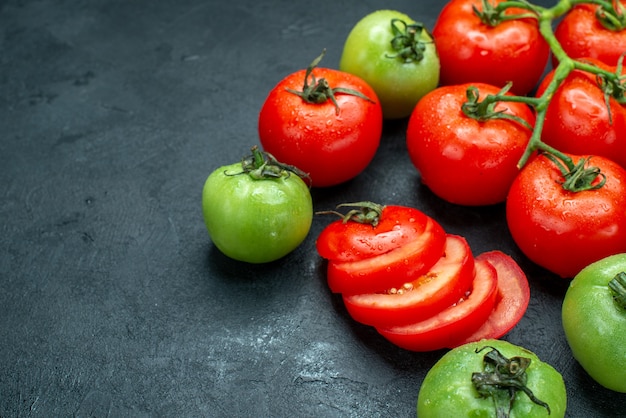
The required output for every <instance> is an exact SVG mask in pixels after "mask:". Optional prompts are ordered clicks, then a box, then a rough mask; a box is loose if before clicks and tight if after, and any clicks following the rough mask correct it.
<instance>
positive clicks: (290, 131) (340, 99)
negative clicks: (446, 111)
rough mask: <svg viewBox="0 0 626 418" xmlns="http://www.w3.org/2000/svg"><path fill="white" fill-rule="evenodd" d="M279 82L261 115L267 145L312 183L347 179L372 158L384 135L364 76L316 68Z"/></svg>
mask: <svg viewBox="0 0 626 418" xmlns="http://www.w3.org/2000/svg"><path fill="white" fill-rule="evenodd" d="M323 55H324V54H322V55H320V56H319V57H317V58H316V59H315V60H314V61H313V62H312V63H311V65H309V67H308V68H307V69H306V70H300V71H296V72H295V73H292V74H290V75H288V76H287V77H285V78H284V79H283V80H281V81H280V82H279V83H278V84H277V85H276V86H275V87H274V88H273V89H272V90H271V91H270V93H269V95H268V97H267V98H266V100H265V102H264V103H263V106H262V108H261V112H260V114H259V124H258V129H259V138H260V141H261V145H262V146H263V149H264V150H266V151H267V152H269V153H271V154H272V155H274V156H275V157H276V158H277V159H278V160H279V161H282V162H284V163H286V164H290V165H292V166H295V167H297V168H299V169H300V170H302V171H304V172H305V173H307V174H308V175H309V178H310V180H311V184H312V186H314V187H327V186H333V185H337V184H340V183H343V182H346V181H348V180H350V179H352V178H354V177H356V176H357V175H358V174H360V173H361V172H362V171H363V170H364V169H365V168H366V167H367V166H368V165H369V163H370V162H371V160H372V159H373V158H374V154H375V153H376V151H377V149H378V145H379V144H380V137H381V134H382V121H383V118H382V108H381V105H380V102H379V100H378V97H377V96H376V93H375V92H374V90H373V89H372V88H371V87H370V86H369V85H368V84H367V83H366V82H365V81H364V80H363V79H361V78H360V77H357V76H355V75H353V74H350V73H346V72H343V71H338V70H334V69H330V68H318V67H317V65H318V64H319V62H320V61H321V59H322V57H323Z"/></svg>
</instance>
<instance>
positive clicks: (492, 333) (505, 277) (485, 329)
mask: <svg viewBox="0 0 626 418" xmlns="http://www.w3.org/2000/svg"><path fill="white" fill-rule="evenodd" d="M476 260H484V261H487V262H488V263H490V264H491V265H492V266H494V267H495V269H496V272H497V274H498V294H497V296H496V303H495V306H494V308H493V311H491V314H490V315H489V317H488V318H487V320H486V321H485V322H484V323H483V324H482V325H481V326H480V328H478V329H477V330H476V331H475V332H474V333H473V334H472V335H470V336H468V337H465V338H464V339H463V340H461V341H458V342H456V343H454V344H453V345H451V346H450V347H449V348H454V347H458V346H460V345H463V344H466V343H469V342H474V341H480V340H482V339H490V338H491V339H498V338H500V337H502V336H503V335H505V334H506V333H508V332H509V331H510V330H511V329H513V327H514V326H515V325H517V323H518V322H519V321H520V320H521V319H522V317H523V316H524V314H525V313H526V309H527V308H528V303H529V301H530V287H529V286H528V280H527V279H526V275H525V274H524V272H523V271H522V269H521V268H520V266H519V265H518V264H517V263H516V262H515V260H513V259H512V258H511V257H510V256H508V255H506V254H504V253H502V252H500V251H489V252H486V253H482V254H480V255H479V256H478V257H476Z"/></svg>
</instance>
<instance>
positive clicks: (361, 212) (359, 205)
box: [315, 201, 385, 227]
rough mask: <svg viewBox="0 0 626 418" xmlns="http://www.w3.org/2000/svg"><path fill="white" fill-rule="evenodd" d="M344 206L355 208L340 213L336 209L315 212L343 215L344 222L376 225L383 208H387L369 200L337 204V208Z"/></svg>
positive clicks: (317, 213) (318, 213)
mask: <svg viewBox="0 0 626 418" xmlns="http://www.w3.org/2000/svg"><path fill="white" fill-rule="evenodd" d="M342 207H353V208H355V209H352V210H350V211H348V212H347V213H346V214H343V213H340V212H338V211H335V210H327V211H320V212H316V213H315V214H316V215H328V214H332V215H337V216H339V217H341V219H342V221H343V223H344V224H345V223H347V222H349V221H352V222H358V223H361V224H369V225H372V226H373V227H375V226H376V225H378V222H380V217H381V216H382V214H383V209H385V206H383V205H380V204H378V203H374V202H368V201H363V202H355V203H341V204H339V205H337V209H339V208H342Z"/></svg>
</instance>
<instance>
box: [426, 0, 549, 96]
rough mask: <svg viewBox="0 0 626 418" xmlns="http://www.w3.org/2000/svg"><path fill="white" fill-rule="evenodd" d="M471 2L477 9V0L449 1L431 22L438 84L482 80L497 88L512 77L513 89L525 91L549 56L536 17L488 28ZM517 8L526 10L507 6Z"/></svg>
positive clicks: (520, 92)
mask: <svg viewBox="0 0 626 418" xmlns="http://www.w3.org/2000/svg"><path fill="white" fill-rule="evenodd" d="M503 1H505V0H496V1H495V3H501V2H503ZM472 6H476V7H477V8H478V9H479V10H481V9H482V6H481V0H452V1H450V2H448V3H447V4H446V5H445V6H444V8H443V9H442V11H441V13H440V14H439V17H438V18H437V21H436V22H435V26H434V27H433V36H434V38H435V45H436V46H437V52H438V53H439V60H440V62H441V76H440V84H441V85H452V84H463V83H471V82H484V83H487V84H493V85H496V86H500V87H502V86H504V85H505V84H507V83H508V82H510V81H511V82H513V88H512V91H513V92H515V93H517V94H518V95H526V94H528V93H529V92H530V91H531V90H532V89H533V88H534V87H535V86H536V85H537V83H538V82H539V79H540V78H541V75H542V74H543V70H544V68H545V66H546V64H547V62H548V57H549V55H550V49H549V47H548V44H547V43H546V41H545V40H544V39H543V37H542V36H541V34H540V33H539V28H538V25H537V22H536V20H534V19H516V20H510V21H506V22H503V23H501V24H499V25H497V26H495V27H491V26H488V25H485V24H483V23H482V22H481V21H480V18H479V17H478V16H476V14H475V13H474V11H473V9H472ZM518 13H527V12H526V11H524V10H520V9H514V8H511V9H508V11H507V14H518Z"/></svg>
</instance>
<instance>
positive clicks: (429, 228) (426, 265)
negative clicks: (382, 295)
mask: <svg viewBox="0 0 626 418" xmlns="http://www.w3.org/2000/svg"><path fill="white" fill-rule="evenodd" d="M445 241H446V233H445V232H444V230H443V228H442V227H441V226H440V225H439V224H438V223H437V222H435V221H434V220H433V219H431V218H430V217H428V218H427V220H426V227H425V229H424V232H423V233H422V234H420V235H419V236H418V237H417V238H416V239H415V240H413V241H410V242H408V243H406V244H405V245H403V246H401V247H398V248H395V249H393V250H391V251H388V252H386V253H384V254H380V255H377V256H374V257H369V258H365V259H362V260H357V261H347V262H338V261H333V260H329V261H328V272H327V276H328V277H327V279H328V286H329V287H330V290H331V291H333V292H335V293H344V294H359V293H375V292H382V291H385V290H387V289H390V288H392V287H400V286H402V285H403V284H404V283H406V282H407V281H411V280H412V279H413V278H415V277H419V276H420V275H422V274H424V273H426V272H427V271H428V270H429V269H430V268H431V267H432V266H433V265H434V264H435V263H436V262H437V260H439V259H440V258H441V255H442V254H443V251H444V245H445Z"/></svg>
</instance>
